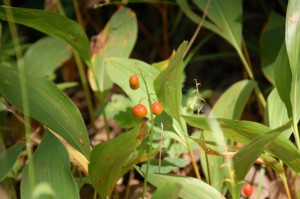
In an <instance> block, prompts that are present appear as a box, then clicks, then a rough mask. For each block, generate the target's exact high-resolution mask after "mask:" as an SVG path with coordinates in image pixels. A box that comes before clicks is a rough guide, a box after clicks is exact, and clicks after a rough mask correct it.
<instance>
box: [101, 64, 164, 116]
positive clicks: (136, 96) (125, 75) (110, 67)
mask: <svg viewBox="0 0 300 199" xmlns="http://www.w3.org/2000/svg"><path fill="white" fill-rule="evenodd" d="M105 67H106V71H107V74H108V75H109V77H110V79H111V80H113V81H114V83H116V84H117V85H118V86H120V87H121V88H122V89H123V91H124V92H125V93H126V95H127V96H129V98H130V99H131V101H132V103H133V104H138V103H139V102H140V101H141V99H145V100H142V101H141V103H142V104H144V105H146V107H148V102H147V100H146V99H147V98H148V96H147V93H146V87H145V83H146V84H147V86H148V89H149V92H150V93H155V91H154V88H153V80H154V79H155V78H156V77H157V76H158V74H159V71H158V70H156V69H155V68H153V67H151V66H150V65H148V64H147V63H145V62H142V61H139V60H135V59H125V58H106V59H105ZM134 74H137V75H138V76H139V79H140V88H139V89H137V90H132V89H131V88H130V86H129V77H130V76H131V75H134ZM141 75H143V76H144V78H145V80H146V82H144V81H143V79H142V77H141ZM149 112H150V111H149V109H148V113H149ZM148 116H149V114H148Z"/></svg>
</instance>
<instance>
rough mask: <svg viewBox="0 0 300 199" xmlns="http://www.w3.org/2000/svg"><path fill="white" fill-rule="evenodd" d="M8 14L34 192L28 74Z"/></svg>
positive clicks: (14, 28)
mask: <svg viewBox="0 0 300 199" xmlns="http://www.w3.org/2000/svg"><path fill="white" fill-rule="evenodd" d="M4 5H6V6H10V1H9V0H4ZM6 16H7V19H8V26H9V30H10V33H11V36H12V41H13V45H14V51H15V53H16V58H17V66H18V72H19V80H20V89H21V97H22V107H23V111H24V125H25V136H26V152H27V156H28V160H29V161H28V173H29V187H30V193H32V191H33V188H34V184H35V176H34V168H33V161H32V146H31V126H30V111H29V102H28V92H27V86H26V76H25V68H24V62H23V59H22V50H21V47H20V41H19V36H18V32H17V28H16V25H15V23H14V22H13V21H14V20H13V18H14V16H13V13H12V11H11V10H10V9H7V10H6Z"/></svg>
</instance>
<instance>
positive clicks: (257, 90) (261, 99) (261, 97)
mask: <svg viewBox="0 0 300 199" xmlns="http://www.w3.org/2000/svg"><path fill="white" fill-rule="evenodd" d="M237 52H238V55H239V57H240V59H241V61H242V63H243V65H244V67H245V69H246V72H247V74H248V76H249V78H250V79H251V80H254V81H255V78H254V75H253V72H252V70H251V67H250V65H249V63H248V62H247V60H246V58H245V56H244V54H243V53H242V51H241V50H237ZM254 92H255V94H256V96H257V98H258V101H259V103H260V105H261V106H262V108H263V109H265V108H266V104H267V103H266V100H265V98H264V95H263V94H262V92H261V90H260V88H259V86H258V85H257V84H256V85H255V87H254Z"/></svg>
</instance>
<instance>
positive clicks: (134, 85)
mask: <svg viewBox="0 0 300 199" xmlns="http://www.w3.org/2000/svg"><path fill="white" fill-rule="evenodd" d="M129 85H130V88H131V89H132V90H136V89H138V88H139V87H140V81H139V77H138V76H137V75H131V76H130V78H129Z"/></svg>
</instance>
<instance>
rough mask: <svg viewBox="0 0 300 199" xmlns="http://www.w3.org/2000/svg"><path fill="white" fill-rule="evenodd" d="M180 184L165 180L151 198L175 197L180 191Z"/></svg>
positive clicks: (171, 198) (172, 198)
mask: <svg viewBox="0 0 300 199" xmlns="http://www.w3.org/2000/svg"><path fill="white" fill-rule="evenodd" d="M181 188H182V186H181V184H179V183H177V182H166V183H165V184H164V185H162V186H161V187H160V188H159V189H158V190H157V191H156V192H155V193H154V194H153V195H152V197H151V198H152V199H162V198H168V199H177V198H178V194H179V192H180V191H181Z"/></svg>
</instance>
